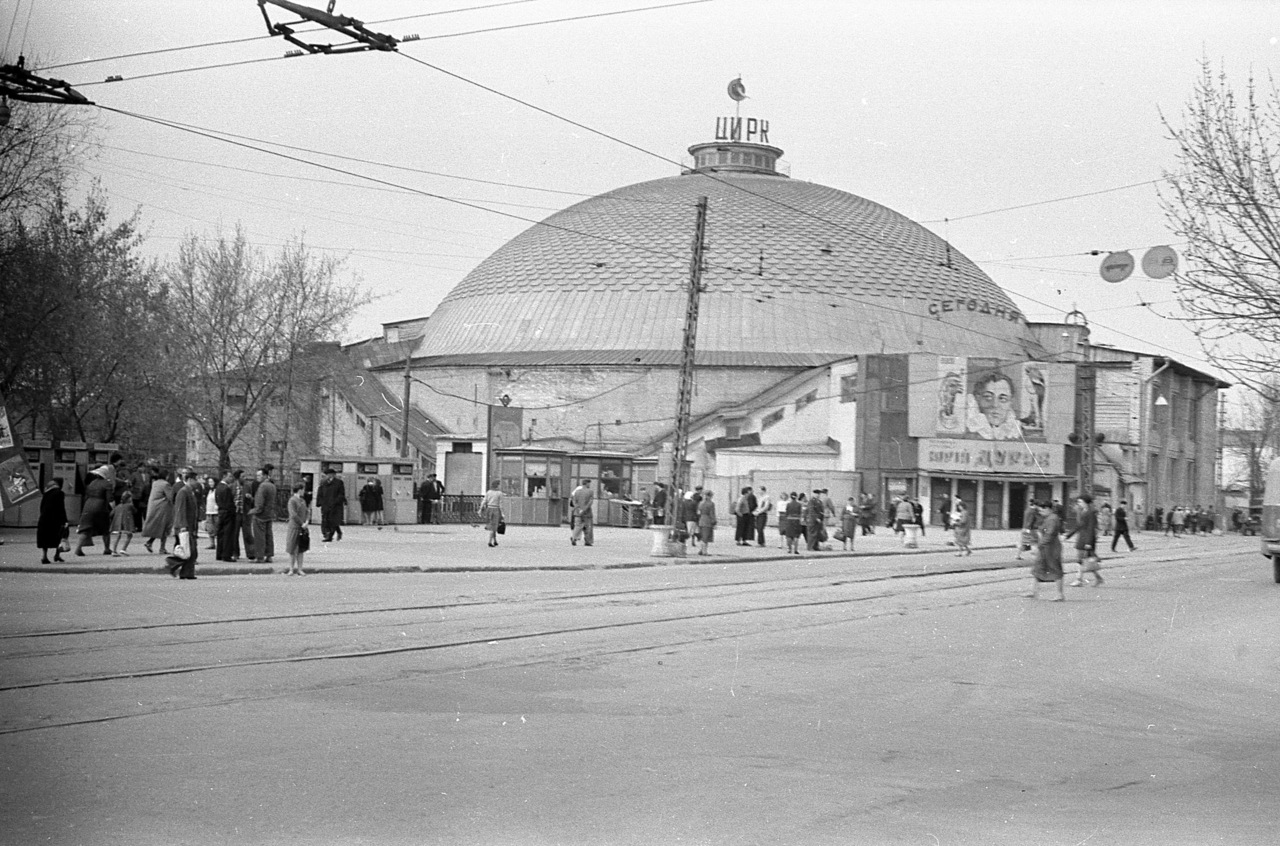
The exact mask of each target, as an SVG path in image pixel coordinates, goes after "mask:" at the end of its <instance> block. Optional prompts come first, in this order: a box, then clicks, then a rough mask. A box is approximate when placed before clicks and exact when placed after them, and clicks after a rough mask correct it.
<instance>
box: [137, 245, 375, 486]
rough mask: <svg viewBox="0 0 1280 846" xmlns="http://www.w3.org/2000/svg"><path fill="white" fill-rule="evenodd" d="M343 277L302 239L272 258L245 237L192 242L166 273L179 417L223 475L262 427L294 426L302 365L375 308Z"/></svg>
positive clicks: (167, 365) (167, 363) (167, 366)
mask: <svg viewBox="0 0 1280 846" xmlns="http://www.w3.org/2000/svg"><path fill="white" fill-rule="evenodd" d="M340 270H341V264H340V262H339V261H337V260H335V259H333V258H330V257H327V256H322V257H317V256H315V255H313V254H312V253H311V252H310V251H309V250H308V249H307V248H306V246H305V245H304V243H303V242H302V240H301V239H299V240H296V241H293V242H291V243H289V244H287V245H286V246H285V247H284V248H283V249H282V250H281V251H280V253H279V254H278V255H276V256H274V257H268V256H266V255H265V254H263V253H262V252H261V251H258V250H255V249H253V248H252V247H250V246H249V244H248V243H247V241H246V239H245V235H244V232H243V231H242V230H240V229H237V230H236V233H235V235H234V236H233V237H232V238H230V239H228V238H225V237H223V238H218V239H216V240H213V241H204V240H202V239H200V238H199V237H196V236H194V235H193V236H190V237H189V238H188V239H187V240H186V242H185V243H184V244H183V245H182V247H181V250H180V252H179V255H178V258H177V260H176V261H175V262H174V263H173V264H172V265H171V266H170V267H169V269H168V272H167V278H168V282H169V287H168V291H167V292H166V296H165V298H164V305H163V310H164V312H165V314H166V316H167V333H166V337H167V340H166V344H165V349H166V356H165V359H164V362H163V367H164V372H165V373H167V374H168V376H167V381H168V382H169V383H170V385H171V392H170V396H171V398H172V401H173V404H174V407H175V408H176V409H178V410H179V411H180V413H181V414H182V415H183V416H184V417H185V418H186V419H187V420H189V421H191V422H192V423H193V424H194V426H195V428H196V429H197V430H198V431H199V433H200V435H201V436H202V437H203V438H204V439H205V440H207V441H208V443H209V444H210V445H212V446H213V447H214V449H216V450H217V451H218V463H219V466H221V467H223V468H226V467H229V466H230V464H231V458H230V455H231V449H232V447H233V446H234V445H235V444H236V442H237V440H238V439H239V438H240V437H241V435H242V433H243V432H244V431H245V428H246V427H247V426H249V424H250V423H251V422H253V421H254V420H255V419H260V418H261V417H262V416H264V415H267V414H268V413H271V414H284V415H285V417H286V419H287V416H288V410H287V409H288V408H291V407H292V406H293V401H292V392H293V385H294V382H295V380H296V378H297V376H298V373H299V370H298V367H297V365H296V363H295V362H296V361H297V360H298V359H300V358H302V357H303V354H304V353H305V352H306V350H307V348H308V347H309V346H311V345H312V344H315V343H316V342H320V341H325V340H329V339H331V338H336V337H338V336H339V335H340V334H341V333H342V331H343V330H344V329H345V328H346V326H347V323H348V321H349V320H350V318H351V317H352V315H353V314H354V312H355V310H356V309H357V308H359V307H361V306H363V305H365V304H366V303H368V302H370V301H371V300H370V297H369V295H368V294H367V293H366V292H364V291H363V290H361V289H360V288H359V287H358V286H357V285H356V284H354V283H345V282H343V281H340V280H339V277H338V274H339V272H340ZM161 378H164V377H161ZM273 407H275V408H281V409H282V411H280V412H272V411H271V409H272V408H273Z"/></svg>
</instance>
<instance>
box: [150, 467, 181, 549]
mask: <svg viewBox="0 0 1280 846" xmlns="http://www.w3.org/2000/svg"><path fill="white" fill-rule="evenodd" d="M152 476H153V481H152V482H151V496H150V498H149V499H148V500H147V517H146V519H145V520H144V521H143V522H142V536H143V537H144V538H146V539H147V542H146V543H145V544H143V546H145V547H146V548H147V552H154V551H155V550H153V549H152V548H151V544H153V543H155V542H156V540H157V539H159V541H160V554H161V555H168V554H169V551H168V550H167V549H165V548H164V543H165V538H167V537H169V535H170V534H172V533H173V493H174V491H173V480H172V479H166V478H165V477H164V475H163V474H162V473H161V472H160V471H159V470H154V471H152Z"/></svg>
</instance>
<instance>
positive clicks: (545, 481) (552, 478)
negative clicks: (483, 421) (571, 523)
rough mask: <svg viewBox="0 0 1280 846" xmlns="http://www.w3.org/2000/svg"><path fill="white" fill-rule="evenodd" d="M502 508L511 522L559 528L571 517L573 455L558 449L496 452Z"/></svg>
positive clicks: (503, 450) (522, 449) (520, 449)
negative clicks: (570, 464) (567, 482)
mask: <svg viewBox="0 0 1280 846" xmlns="http://www.w3.org/2000/svg"><path fill="white" fill-rule="evenodd" d="M494 456H495V460H496V471H495V472H496V473H497V479H498V485H499V487H500V489H501V490H502V509H503V512H504V516H505V518H506V520H507V522H508V523H511V524H513V525H523V526H559V525H560V524H561V523H563V522H564V520H565V515H566V514H567V511H566V509H567V505H566V503H567V501H568V499H567V498H568V496H569V491H568V490H567V489H566V488H565V478H566V476H567V475H568V471H569V468H568V461H569V454H568V453H567V452H565V451H564V450H558V449H524V448H519V449H499V450H495V451H494Z"/></svg>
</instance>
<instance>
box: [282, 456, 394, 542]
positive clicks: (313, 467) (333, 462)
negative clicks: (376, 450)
mask: <svg viewBox="0 0 1280 846" xmlns="http://www.w3.org/2000/svg"><path fill="white" fill-rule="evenodd" d="M329 468H333V471H334V473H335V474H336V475H337V477H338V478H339V479H341V480H342V486H343V489H344V491H345V493H346V495H347V507H346V510H345V511H344V513H343V515H342V523H343V525H344V526H359V525H360V521H361V509H360V489H361V488H363V487H364V486H365V483H366V482H369V481H371V480H375V479H376V480H377V482H378V484H379V485H380V486H381V487H382V518H383V522H384V523H385V524H386V525H392V524H401V523H406V524H407V523H416V522H418V512H417V502H416V501H415V500H414V498H413V484H414V478H413V475H414V467H413V463H412V462H402V461H399V460H395V459H389V458H387V459H370V458H368V457H367V456H365V457H355V458H353V457H350V456H308V457H306V458H302V459H300V460H299V462H298V471H299V473H300V474H301V476H302V478H303V479H304V480H306V481H307V484H308V488H307V489H308V491H309V492H310V494H311V519H312V520H314V521H317V522H318V521H319V520H320V506H319V505H318V504H317V503H316V493H317V491H319V489H320V482H322V481H323V480H324V476H325V472H324V471H325V470H327V469H329Z"/></svg>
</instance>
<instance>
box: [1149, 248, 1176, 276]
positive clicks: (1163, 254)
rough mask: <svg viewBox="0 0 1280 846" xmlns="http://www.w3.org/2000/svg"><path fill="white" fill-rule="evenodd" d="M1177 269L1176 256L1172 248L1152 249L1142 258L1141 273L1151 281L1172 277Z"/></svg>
mask: <svg viewBox="0 0 1280 846" xmlns="http://www.w3.org/2000/svg"><path fill="white" fill-rule="evenodd" d="M1177 269H1178V254H1177V253H1175V252H1174V251H1173V248H1172V247H1152V248H1151V249H1149V250H1147V254H1146V255H1144V256H1143V257H1142V272H1143V273H1145V274H1147V275H1148V276H1150V277H1151V278H1152V279H1164V278H1165V277H1166V276H1172V275H1173V274H1174V272H1175V271H1176V270H1177Z"/></svg>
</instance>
